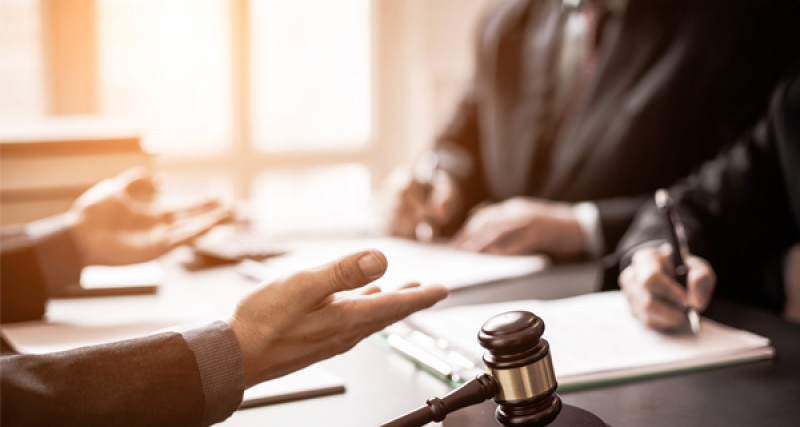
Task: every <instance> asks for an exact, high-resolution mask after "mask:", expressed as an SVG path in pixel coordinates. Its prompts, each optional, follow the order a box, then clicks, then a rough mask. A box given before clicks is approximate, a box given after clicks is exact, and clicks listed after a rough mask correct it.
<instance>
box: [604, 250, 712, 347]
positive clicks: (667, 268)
mask: <svg viewBox="0 0 800 427" xmlns="http://www.w3.org/2000/svg"><path fill="white" fill-rule="evenodd" d="M671 253H672V247H671V246H670V245H669V244H663V245H661V246H659V247H658V248H645V249H640V250H638V251H636V253H634V255H633V259H632V262H631V265H630V266H628V268H626V269H625V270H623V271H622V274H620V276H619V284H620V287H621V288H622V292H623V293H624V294H625V298H626V299H627V300H628V304H629V305H630V307H631V311H632V312H633V315H634V316H636V318H637V319H639V320H640V321H641V322H642V323H644V324H645V325H646V326H647V327H648V328H651V329H656V330H660V331H665V332H668V331H674V330H679V329H682V328H685V327H687V325H688V318H687V316H686V310H687V309H688V307H693V308H695V309H696V310H697V311H698V312H702V311H704V310H705V309H706V308H707V307H708V304H709V302H710V301H711V295H712V293H713V292H714V286H715V285H716V282H717V278H716V275H715V274H714V270H713V269H712V268H711V266H710V265H709V264H708V262H707V261H706V260H704V259H702V258H699V257H696V256H691V255H690V256H689V257H687V258H686V260H685V262H686V266H687V267H688V268H689V275H688V278H687V282H688V285H687V289H684V288H683V286H681V285H680V284H679V283H678V282H677V281H675V278H674V277H675V276H674V272H673V266H672V261H671V260H670V254H671Z"/></svg>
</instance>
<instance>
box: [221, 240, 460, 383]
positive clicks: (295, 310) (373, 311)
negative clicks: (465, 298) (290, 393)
mask: <svg viewBox="0 0 800 427" xmlns="http://www.w3.org/2000/svg"><path fill="white" fill-rule="evenodd" d="M386 266H387V264H386V258H385V256H384V255H383V254H382V253H381V252H379V251H375V250H371V251H364V252H359V253H356V254H352V255H348V256H346V257H344V258H341V259H339V260H337V261H334V262H331V263H329V264H327V265H325V266H322V267H319V268H317V269H313V270H308V271H303V272H299V273H296V274H294V275H293V276H291V277H288V278H285V279H282V280H277V281H275V282H272V283H269V284H267V285H265V286H262V287H261V288H259V289H258V290H256V291H255V292H254V293H252V294H251V295H250V296H248V297H246V298H245V299H243V300H242V301H241V302H240V304H239V307H238V308H237V310H236V313H235V314H234V315H233V318H232V319H231V320H230V322H229V324H230V327H231V329H232V330H233V332H234V334H235V335H236V338H237V339H238V341H239V345H240V348H241V350H242V356H243V360H244V373H245V383H246V385H247V387H250V386H252V385H255V384H258V383H259V382H262V381H265V380H268V379H272V378H275V377H279V376H281V375H284V374H287V373H289V372H293V371H296V370H298V369H301V368H303V367H305V366H308V365H310V364H312V363H314V362H317V361H320V360H323V359H326V358H328V357H331V356H334V355H336V354H339V353H342V352H344V351H347V350H349V349H350V348H352V347H353V346H354V345H355V344H356V343H358V342H359V341H360V340H362V339H363V338H365V337H367V336H369V335H370V334H372V333H373V332H377V331H379V330H381V329H383V328H384V327H386V326H388V325H390V324H392V323H394V322H396V321H398V320H400V319H402V318H404V317H406V316H408V315H409V314H411V313H414V312H415V311H418V310H421V309H423V308H427V307H430V306H432V305H433V304H434V303H436V302H437V301H439V300H441V299H443V298H445V297H446V296H447V294H448V292H447V289H446V288H444V287H442V286H438V285H437V286H424V287H423V286H419V285H417V284H411V285H407V286H406V287H404V288H402V289H400V290H397V291H392V292H381V290H380V289H379V288H377V287H375V286H369V287H364V286H365V285H367V284H368V283H370V282H372V281H374V280H375V279H377V278H379V277H381V276H382V275H383V273H384V272H385V271H386Z"/></svg>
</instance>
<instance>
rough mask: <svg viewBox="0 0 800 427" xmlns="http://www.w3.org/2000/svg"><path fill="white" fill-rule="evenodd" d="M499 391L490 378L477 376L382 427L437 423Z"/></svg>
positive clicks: (415, 426)
mask: <svg viewBox="0 0 800 427" xmlns="http://www.w3.org/2000/svg"><path fill="white" fill-rule="evenodd" d="M499 390H500V386H499V384H498V383H497V380H495V379H494V378H493V377H492V376H490V375H487V374H483V375H479V376H477V377H475V378H473V379H471V380H469V381H467V382H466V383H464V384H462V385H461V387H459V388H457V389H455V390H453V391H451V392H450V393H448V394H447V395H445V396H444V397H442V398H438V397H434V398H431V399H428V401H427V402H425V403H426V406H422V407H420V408H418V409H415V410H414V411H411V412H409V413H407V414H405V415H403V416H401V417H399V418H395V419H394V420H392V421H389V422H388V423H386V424H383V426H382V427H418V426H423V425H425V424H428V423H430V422H433V421H436V422H439V421H442V420H443V419H444V417H445V416H447V414H449V413H451V412H453V411H456V410H459V409H461V408H466V407H467V406H472V405H476V404H478V403H481V402H483V401H484V400H487V399H491V398H493V397H494V396H495V395H496V394H497V392H498V391H499Z"/></svg>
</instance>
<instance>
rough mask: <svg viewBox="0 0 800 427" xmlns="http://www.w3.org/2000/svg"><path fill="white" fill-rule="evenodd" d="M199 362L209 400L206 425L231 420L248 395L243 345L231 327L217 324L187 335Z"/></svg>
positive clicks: (206, 395)
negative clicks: (230, 417) (241, 345)
mask: <svg viewBox="0 0 800 427" xmlns="http://www.w3.org/2000/svg"><path fill="white" fill-rule="evenodd" d="M183 336H184V338H185V339H186V342H187V343H188V345H189V348H190V349H191V350H192V352H193V353H194V356H195V359H196V360H197V367H198V369H199V370H200V382H201V384H202V387H203V395H204V396H205V406H204V409H203V425H210V424H214V423H217V422H220V421H222V420H224V419H226V418H228V417H229V416H230V415H231V414H232V413H233V411H235V410H236V409H237V408H239V405H240V404H241V403H242V396H243V394H244V364H243V361H242V352H241V349H240V348H239V341H237V340H236V335H234V334H233V331H232V330H231V328H230V327H229V326H228V324H227V323H225V322H221V321H217V322H214V323H212V324H210V325H208V326H205V327H202V328H198V329H192V330H190V331H187V332H184V333H183Z"/></svg>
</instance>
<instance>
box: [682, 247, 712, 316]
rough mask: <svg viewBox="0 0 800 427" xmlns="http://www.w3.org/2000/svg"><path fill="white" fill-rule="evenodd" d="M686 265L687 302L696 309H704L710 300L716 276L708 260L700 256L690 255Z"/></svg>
mask: <svg viewBox="0 0 800 427" xmlns="http://www.w3.org/2000/svg"><path fill="white" fill-rule="evenodd" d="M686 265H687V266H688V267H689V277H688V279H687V282H688V291H687V299H688V304H689V306H691V307H693V308H695V309H696V310H698V311H704V310H705V309H706V308H708V304H709V303H710V302H711V295H712V294H713V293H714V287H715V286H716V283H717V277H716V275H715V274H714V270H713V269H712V268H711V266H710V265H709V264H708V262H706V261H705V260H703V259H702V258H698V257H694V256H690V257H688V259H687V260H686Z"/></svg>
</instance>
